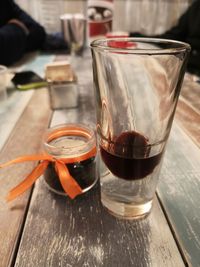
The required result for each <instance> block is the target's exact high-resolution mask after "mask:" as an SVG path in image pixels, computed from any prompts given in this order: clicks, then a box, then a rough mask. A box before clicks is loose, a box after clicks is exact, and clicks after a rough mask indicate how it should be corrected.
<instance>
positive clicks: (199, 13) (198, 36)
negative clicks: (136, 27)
mask: <svg viewBox="0 0 200 267" xmlns="http://www.w3.org/2000/svg"><path fill="white" fill-rule="evenodd" d="M130 36H144V35H142V34H138V33H130ZM146 37H147V36H146ZM148 37H157V38H166V39H173V40H178V41H183V42H187V43H189V44H190V45H191V48H192V51H191V54H190V58H189V62H188V70H189V71H191V72H197V73H200V0H196V1H195V2H194V3H193V4H192V5H191V6H190V7H189V8H188V9H187V10H186V12H185V13H184V14H183V15H182V16H181V17H180V19H179V21H178V23H177V25H176V26H174V27H173V28H171V29H170V30H168V31H167V32H165V33H163V34H159V35H154V36H148Z"/></svg>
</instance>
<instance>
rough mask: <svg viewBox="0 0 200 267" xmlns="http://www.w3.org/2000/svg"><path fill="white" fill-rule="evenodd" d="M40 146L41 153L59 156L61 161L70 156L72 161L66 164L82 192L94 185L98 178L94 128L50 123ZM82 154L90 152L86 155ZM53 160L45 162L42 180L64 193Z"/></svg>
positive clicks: (51, 188)
mask: <svg viewBox="0 0 200 267" xmlns="http://www.w3.org/2000/svg"><path fill="white" fill-rule="evenodd" d="M43 147H44V151H45V153H47V154H49V155H51V156H53V157H54V158H56V159H62V160H63V161H69V159H70V161H71V159H73V163H66V166H67V168H68V171H69V173H70V175H71V176H72V177H73V178H74V180H75V181H76V182H77V183H78V184H79V186H80V187H81V189H82V192H83V193H85V192H87V191H88V190H90V189H91V188H92V187H93V186H94V185H95V183H96V182H97V180H98V171H97V155H96V136H95V132H94V131H93V130H92V129H90V128H89V127H88V126H85V125H83V124H62V125H58V126H56V127H52V128H50V129H48V130H47V132H46V133H45V135H44V143H43ZM90 152H91V153H90ZM85 155H92V156H88V158H86V156H85ZM82 158H83V160H82ZM85 158H86V159H85ZM54 164H55V163H54V162H51V163H49V165H48V167H47V170H46V171H45V173H44V180H45V183H46V184H47V186H48V188H49V189H50V190H51V191H53V192H55V193H57V194H60V195H66V193H65V191H64V189H63V188H62V185H61V183H60V181H59V177H58V175H57V173H56V170H55V166H54Z"/></svg>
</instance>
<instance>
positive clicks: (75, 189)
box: [0, 147, 96, 201]
mask: <svg viewBox="0 0 200 267" xmlns="http://www.w3.org/2000/svg"><path fill="white" fill-rule="evenodd" d="M95 155H96V147H93V148H92V149H91V150H90V151H89V152H87V153H85V154H83V155H81V156H78V157H75V158H60V159H58V158H55V157H53V156H51V155H49V154H38V155H27V156H22V157H19V158H16V159H14V160H11V161H8V162H6V163H4V164H1V165H0V168H4V167H7V166H10V165H12V164H15V163H22V162H26V161H33V160H37V161H41V162H40V163H39V164H38V165H37V167H36V168H35V169H33V171H32V172H31V173H30V174H29V175H28V176H27V177H26V178H25V179H24V180H23V181H22V182H21V183H20V184H18V185H17V186H16V187H15V188H13V189H12V190H11V191H10V192H9V194H8V196H7V201H11V200H13V199H15V198H16V197H18V196H19V195H21V194H22V193H24V192H25V191H26V190H27V189H28V188H30V187H31V186H32V185H33V184H34V182H35V181H36V180H37V179H38V178H39V177H40V176H41V175H42V174H43V173H44V171H45V170H46V168H47V167H48V165H49V163H50V162H54V163H55V170H56V172H57V174H58V177H59V180H60V183H61V185H62V187H63V189H64V191H65V193H66V194H67V195H68V196H69V197H70V198H71V199H73V198H75V197H76V196H77V195H80V194H82V189H81V187H80V186H79V184H78V183H77V182H76V181H75V180H74V178H73V177H72V176H71V175H70V173H69V171H68V168H67V166H66V164H67V163H75V162H79V161H83V160H86V159H88V158H91V157H93V156H95Z"/></svg>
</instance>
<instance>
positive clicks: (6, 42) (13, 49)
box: [0, 23, 27, 65]
mask: <svg viewBox="0 0 200 267" xmlns="http://www.w3.org/2000/svg"><path fill="white" fill-rule="evenodd" d="M26 45H27V35H26V33H25V32H24V30H23V29H22V28H21V27H20V26H19V25H17V24H14V23H7V24H6V25H4V26H2V27H1V28H0V64H3V65H10V64H12V63H13V62H15V61H17V60H19V59H20V58H21V57H22V56H23V54H24V53H25V50H26Z"/></svg>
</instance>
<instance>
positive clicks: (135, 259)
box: [0, 56, 200, 267]
mask: <svg viewBox="0 0 200 267" xmlns="http://www.w3.org/2000/svg"><path fill="white" fill-rule="evenodd" d="M58 60H59V59H58ZM40 67H41V65H40ZM33 69H34V68H33ZM75 69H76V73H77V75H78V78H79V90H80V98H79V108H78V109H68V110H60V111H55V112H53V111H52V110H51V109H50V106H49V96H48V90H47V88H43V89H39V90H35V91H28V92H14V93H13V94H16V96H14V97H16V99H17V101H15V102H14V103H13V104H12V105H11V106H10V107H9V109H8V110H7V112H6V114H4V115H2V114H1V117H0V118H1V119H0V123H1V129H0V130H1V132H0V137H1V141H0V146H1V152H0V161H1V162H5V161H8V160H10V159H13V158H15V157H17V156H20V155H24V154H33V153H38V152H39V151H40V149H41V138H42V136H43V133H44V130H45V129H46V128H47V127H48V126H49V125H51V126H53V125H55V124H58V123H65V122H78V121H82V122H86V123H88V122H90V123H93V124H94V123H95V113H94V100H93V85H92V71H91V59H90V57H88V56H85V58H84V59H83V58H79V59H77V60H76V66H75ZM12 97H13V96H12ZM199 103H200V84H198V83H197V82H195V81H193V77H192V76H188V77H187V79H185V82H184V86H183V89H182V94H181V97H180V100H179V104H178V108H177V112H176V119H175V121H174V124H173V129H172V132H171V135H170V139H169V144H168V148H167V151H166V154H165V160H164V165H163V168H162V173H161V177H160V182H159V186H158V190H157V194H156V196H155V200H154V206H153V209H152V212H151V214H150V216H149V217H148V218H147V219H145V220H140V221H126V220H119V219H117V218H115V217H113V216H111V215H110V214H109V213H108V212H107V211H106V210H105V209H104V208H103V207H102V205H101V202H100V194H99V185H97V186H96V187H95V188H94V190H92V191H90V192H88V193H86V194H85V195H83V196H80V197H78V198H76V199H75V200H74V201H71V200H69V199H68V198H66V197H61V196H58V195H55V194H53V193H51V192H50V191H49V190H48V189H47V188H46V186H45V185H44V182H43V178H42V177H41V178H40V179H39V180H38V181H37V182H36V184H35V186H34V188H32V189H31V190H29V191H28V192H26V193H24V194H23V195H22V196H20V197H18V198H17V199H16V200H14V201H12V202H11V203H9V204H7V203H6V202H5V196H6V194H7V192H8V191H9V189H11V188H12V187H13V186H15V185H16V184H17V183H18V182H19V181H21V180H22V179H23V178H24V177H25V176H26V174H28V173H29V172H30V171H31V170H32V169H33V167H34V166H36V164H37V162H29V163H23V164H17V165H14V166H11V167H8V168H5V169H1V170H0V267H7V266H16V267H29V266H31V267H32V266H34V267H35V266H37V267H46V266H52V267H61V266H64V267H70V266H73V267H74V266H76V267H79V266H81V267H82V266H85V267H86V266H89V267H93V266H94V267H95V266H97V267H98V266H104V267H118V266H119V267H121V266H124V267H129V266H134V267H140V266H141V267H149V266H153V267H157V266H158V267H165V266H168V267H173V266H174V267H182V266H193V267H197V266H200V150H199V149H200V104H199Z"/></svg>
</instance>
